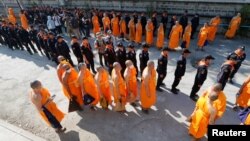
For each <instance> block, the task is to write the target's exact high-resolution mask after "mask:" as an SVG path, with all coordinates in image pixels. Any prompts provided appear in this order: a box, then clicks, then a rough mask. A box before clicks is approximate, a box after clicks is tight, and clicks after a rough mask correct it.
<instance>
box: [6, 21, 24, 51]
mask: <svg viewBox="0 0 250 141" xmlns="http://www.w3.org/2000/svg"><path fill="white" fill-rule="evenodd" d="M16 31H17V29H16V27H14V25H13V24H12V23H9V28H8V35H9V38H8V40H9V42H10V48H11V49H14V47H15V48H16V49H21V50H23V46H22V44H21V42H20V41H19V39H18V34H17V32H16Z"/></svg>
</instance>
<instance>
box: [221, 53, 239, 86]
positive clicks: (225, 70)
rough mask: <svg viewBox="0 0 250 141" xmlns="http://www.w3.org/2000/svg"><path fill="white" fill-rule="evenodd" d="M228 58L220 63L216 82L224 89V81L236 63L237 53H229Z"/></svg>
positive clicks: (225, 81)
mask: <svg viewBox="0 0 250 141" xmlns="http://www.w3.org/2000/svg"><path fill="white" fill-rule="evenodd" d="M228 59H229V60H226V62H225V63H224V64H222V66H221V68H220V72H219V74H218V75H217V83H220V84H221V85H222V90H224V88H225V86H226V83H227V81H228V79H229V77H230V75H231V73H232V71H233V69H234V66H235V65H236V63H237V59H238V57H237V55H231V56H230V58H228Z"/></svg>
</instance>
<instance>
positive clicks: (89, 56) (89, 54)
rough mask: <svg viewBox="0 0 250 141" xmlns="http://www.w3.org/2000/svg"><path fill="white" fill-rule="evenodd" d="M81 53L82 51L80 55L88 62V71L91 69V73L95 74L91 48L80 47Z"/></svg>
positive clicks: (88, 46)
mask: <svg viewBox="0 0 250 141" xmlns="http://www.w3.org/2000/svg"><path fill="white" fill-rule="evenodd" d="M81 51H82V55H83V56H85V57H86V59H87V60H88V64H87V67H88V69H90V67H91V70H92V72H93V73H96V71H95V64H94V54H93V52H92V48H91V46H90V44H88V45H87V46H84V45H82V46H81Z"/></svg>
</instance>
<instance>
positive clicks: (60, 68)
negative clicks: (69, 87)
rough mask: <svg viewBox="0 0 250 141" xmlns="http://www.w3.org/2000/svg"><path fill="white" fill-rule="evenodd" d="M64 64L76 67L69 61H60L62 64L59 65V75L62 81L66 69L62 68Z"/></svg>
mask: <svg viewBox="0 0 250 141" xmlns="http://www.w3.org/2000/svg"><path fill="white" fill-rule="evenodd" d="M63 64H68V65H69V66H70V67H71V69H74V68H73V67H72V66H71V64H70V63H69V62H67V61H63V62H60V64H59V65H58V66H57V77H58V79H59V81H60V82H62V76H63V73H64V72H65V70H64V69H63V68H62V66H63Z"/></svg>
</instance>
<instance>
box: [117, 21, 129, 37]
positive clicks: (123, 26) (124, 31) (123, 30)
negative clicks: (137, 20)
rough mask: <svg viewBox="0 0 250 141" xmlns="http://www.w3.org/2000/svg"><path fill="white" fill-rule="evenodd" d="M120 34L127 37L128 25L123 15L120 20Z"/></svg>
mask: <svg viewBox="0 0 250 141" xmlns="http://www.w3.org/2000/svg"><path fill="white" fill-rule="evenodd" d="M119 24H120V35H121V38H126V37H127V27H126V22H125V20H124V18H123V17H121V20H120V23H119Z"/></svg>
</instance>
